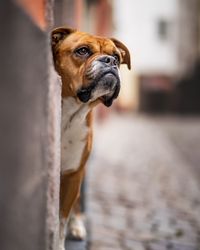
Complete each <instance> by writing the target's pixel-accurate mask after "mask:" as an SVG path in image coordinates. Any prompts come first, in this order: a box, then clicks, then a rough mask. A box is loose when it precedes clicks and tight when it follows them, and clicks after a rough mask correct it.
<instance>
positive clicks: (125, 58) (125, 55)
mask: <svg viewBox="0 0 200 250" xmlns="http://www.w3.org/2000/svg"><path fill="white" fill-rule="evenodd" d="M111 40H112V41H113V42H114V44H115V46H116V47H117V48H118V49H119V51H120V52H121V56H122V62H121V63H124V64H127V67H128V69H131V56H130V52H129V50H128V48H127V47H126V46H125V45H124V44H123V43H122V42H120V41H119V40H117V39H115V38H111Z"/></svg>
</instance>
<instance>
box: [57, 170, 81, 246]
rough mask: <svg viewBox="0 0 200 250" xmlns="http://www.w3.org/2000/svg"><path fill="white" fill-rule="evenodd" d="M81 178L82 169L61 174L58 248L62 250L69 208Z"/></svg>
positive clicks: (74, 198)
mask: <svg viewBox="0 0 200 250" xmlns="http://www.w3.org/2000/svg"><path fill="white" fill-rule="evenodd" d="M82 178H83V171H79V172H74V173H70V174H69V173H66V174H62V175H61V183H60V184H61V185H60V244H59V245H60V246H59V250H64V249H65V248H64V245H65V244H64V243H65V238H66V232H67V221H68V218H69V214H70V212H71V208H72V207H73V205H74V203H75V202H76V200H77V198H78V196H79V193H80V186H81V182H82Z"/></svg>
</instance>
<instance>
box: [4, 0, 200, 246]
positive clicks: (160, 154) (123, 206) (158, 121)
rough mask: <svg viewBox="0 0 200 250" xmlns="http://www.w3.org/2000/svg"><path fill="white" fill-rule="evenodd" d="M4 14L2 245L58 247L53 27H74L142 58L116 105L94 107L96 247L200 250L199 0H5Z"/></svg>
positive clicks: (90, 216) (88, 198)
mask: <svg viewBox="0 0 200 250" xmlns="http://www.w3.org/2000/svg"><path fill="white" fill-rule="evenodd" d="M0 20H1V21H0V37H1V42H0V55H1V67H0V75H1V81H0V83H1V90H0V104H1V105H0V117H1V126H0V138H1V140H0V141H1V142H0V153H1V155H0V156H1V157H0V165H1V169H2V174H1V177H0V214H1V215H2V223H1V224H2V225H1V226H0V248H1V249H5V250H11V249H20V250H27V249H28V250H32V249H37V250H40V249H41V250H44V249H56V246H57V233H58V217H57V215H58V194H59V181H58V180H59V162H60V160H59V159H60V158H59V157H60V156H59V154H60V152H59V145H60V144H59V143H60V138H59V131H60V130H59V127H60V89H61V86H60V83H59V81H58V80H57V76H56V74H55V72H54V70H53V66H52V57H51V50H50V35H49V33H50V31H51V29H52V28H53V27H57V26H62V25H65V26H69V27H73V28H77V29H80V30H82V31H86V32H90V33H93V34H96V35H100V36H106V37H115V38H117V39H119V40H121V41H122V42H123V43H125V44H126V45H127V47H128V48H129V50H130V53H131V61H132V69H131V71H129V70H128V69H127V67H126V66H125V65H122V66H121V78H122V84H121V93H120V96H119V98H118V99H117V100H116V101H115V102H114V104H113V106H112V107H111V108H109V109H107V108H104V107H103V106H102V105H100V106H99V107H98V108H97V109H96V110H95V136H94V145H93V153H92V156H91V157H90V161H89V164H88V172H87V176H86V187H85V190H86V191H84V193H83V196H84V205H85V206H86V214H87V220H88V228H89V237H88V243H87V248H88V249H90V250H112V249H113V250H114V249H115V250H118V249H120V250H164V249H174V250H199V249H200V181H199V180H200V118H199V114H200V60H199V59H200V1H199V0H166V1H160V0H149V1H146V0H117V1H115V0H74V1H72V0H55V1H53V0H46V1H45V0H37V1H36V0H35V1H30V0H16V1H11V0H8V1H6V0H2V1H1V3H0ZM27 221H28V223H27ZM76 250H77V249H76Z"/></svg>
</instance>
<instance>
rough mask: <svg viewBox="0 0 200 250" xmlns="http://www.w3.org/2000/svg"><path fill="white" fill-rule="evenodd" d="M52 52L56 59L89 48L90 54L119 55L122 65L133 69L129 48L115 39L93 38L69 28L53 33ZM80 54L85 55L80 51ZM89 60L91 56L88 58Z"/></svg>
mask: <svg viewBox="0 0 200 250" xmlns="http://www.w3.org/2000/svg"><path fill="white" fill-rule="evenodd" d="M51 43H52V50H53V55H54V59H55V56H56V55H57V53H60V54H62V56H63V55H65V54H66V53H68V55H69V53H74V52H75V51H76V50H77V49H79V48H82V49H83V48H84V46H85V48H87V49H88V53H91V54H92V55H94V54H108V55H113V54H117V55H118V56H119V59H120V63H121V64H122V63H124V64H127V66H128V68H129V69H130V68H131V64H130V54H129V51H128V49H127V47H126V46H125V45H124V44H123V43H122V42H120V41H118V40H117V39H114V38H110V39H109V38H104V37H98V36H93V35H90V34H88V33H84V32H79V31H76V30H73V29H69V28H63V27H61V28H57V29H55V30H53V32H52V41H51ZM79 53H83V50H82V51H79ZM88 58H89V56H88Z"/></svg>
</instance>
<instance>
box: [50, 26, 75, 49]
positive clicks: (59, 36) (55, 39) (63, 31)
mask: <svg viewBox="0 0 200 250" xmlns="http://www.w3.org/2000/svg"><path fill="white" fill-rule="evenodd" d="M75 31H76V30H75V29H71V28H66V27H59V28H56V29H54V30H53V31H52V32H51V46H52V49H53V51H54V49H55V48H56V46H57V44H59V43H60V42H61V41H63V39H64V38H66V37H67V36H68V35H70V34H71V33H73V32H75Z"/></svg>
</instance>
